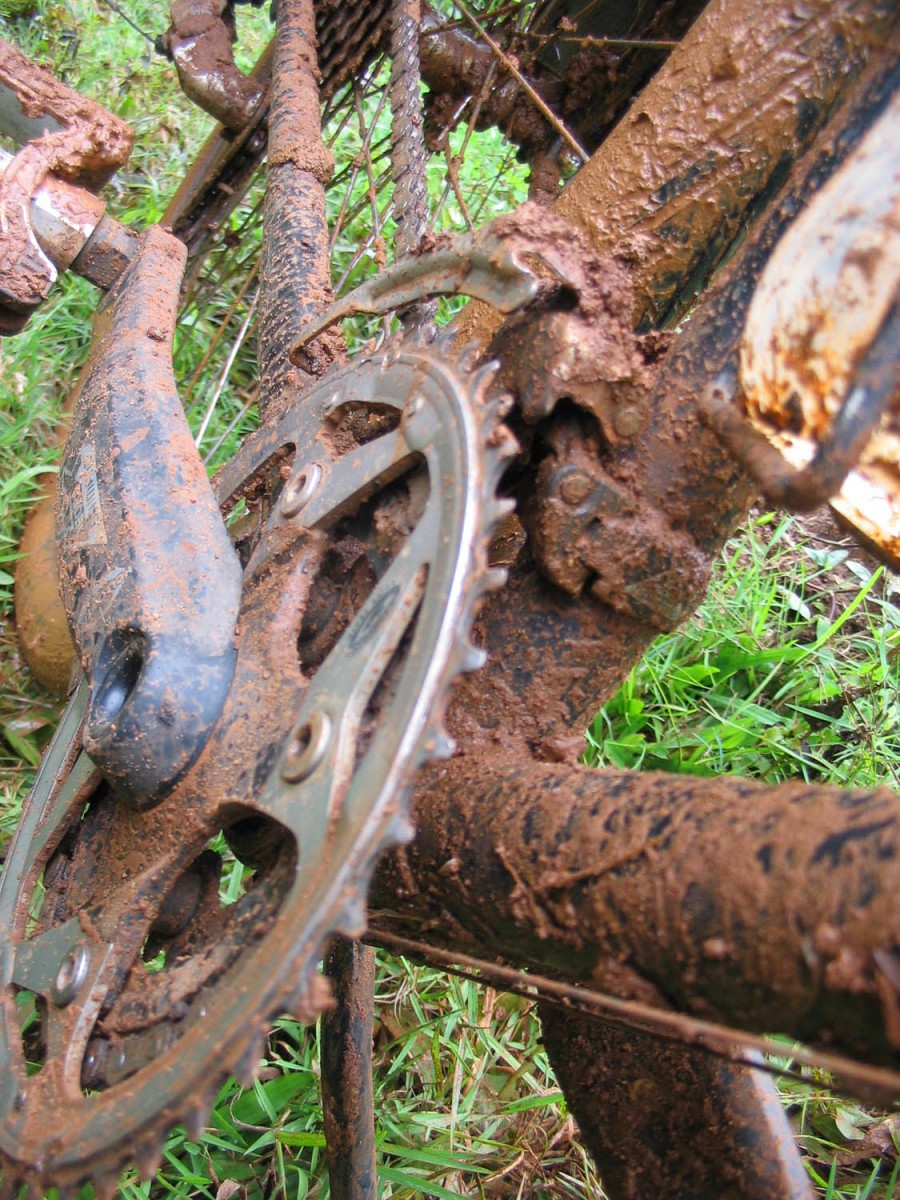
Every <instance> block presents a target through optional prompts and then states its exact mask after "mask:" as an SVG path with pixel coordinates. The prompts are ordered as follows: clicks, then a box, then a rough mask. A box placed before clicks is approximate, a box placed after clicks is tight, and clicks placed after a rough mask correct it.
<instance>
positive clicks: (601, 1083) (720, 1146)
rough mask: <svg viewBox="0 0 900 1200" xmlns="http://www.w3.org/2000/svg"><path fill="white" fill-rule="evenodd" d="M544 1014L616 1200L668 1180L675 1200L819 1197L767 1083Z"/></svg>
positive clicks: (670, 1048) (593, 1024) (678, 1049)
mask: <svg viewBox="0 0 900 1200" xmlns="http://www.w3.org/2000/svg"><path fill="white" fill-rule="evenodd" d="M540 1013H541V1029H542V1041H543V1043H544V1045H545V1046H546V1047H547V1054H548V1057H549V1059H550V1063H551V1065H552V1067H553V1071H554V1074H555V1075H556V1078H557V1081H558V1082H559V1085H560V1087H562V1089H563V1092H564V1094H565V1095H566V1096H567V1097H568V1100H567V1103H568V1105H569V1109H570V1111H571V1112H572V1114H573V1116H574V1117H575V1119H576V1121H577V1122H578V1128H579V1131H580V1133H581V1137H582V1140H583V1142H584V1144H585V1146H586V1147H587V1149H588V1150H589V1151H590V1153H591V1154H592V1155H593V1157H594V1159H595V1160H596V1162H597V1166H598V1167H599V1169H600V1175H601V1178H602V1180H603V1186H604V1189H605V1190H606V1191H608V1193H609V1195H610V1196H614V1197H617V1198H618V1197H622V1200H642V1198H644V1197H646V1198H647V1200H649V1198H650V1197H654V1196H658V1195H659V1190H660V1180H665V1187H666V1189H667V1191H668V1192H669V1194H670V1195H672V1196H691V1197H698V1198H699V1197H710V1198H712V1197H716V1200H760V1197H762V1196H765V1197H766V1198H767V1200H812V1196H813V1190H812V1184H811V1183H810V1179H809V1175H808V1174H807V1172H806V1168H805V1167H804V1165H803V1162H802V1160H801V1158H800V1156H799V1155H798V1154H797V1151H796V1148H795V1143H794V1135H793V1130H792V1129H791V1126H790V1123H789V1121H788V1118H787V1115H786V1113H785V1110H784V1107H783V1106H782V1103H781V1100H780V1098H779V1096H778V1092H777V1090H776V1087H775V1083H774V1081H773V1080H772V1079H771V1078H770V1077H769V1076H768V1075H764V1074H762V1073H761V1072H759V1071H753V1070H749V1069H748V1068H746V1067H738V1066H734V1065H733V1064H730V1063H721V1062H717V1061H716V1060H715V1059H713V1058H711V1057H710V1056H709V1055H708V1054H706V1053H704V1051H703V1050H697V1049H691V1048H688V1047H684V1046H675V1045H661V1044H660V1041H659V1039H658V1038H657V1037H654V1036H653V1035H651V1034H647V1033H641V1032H640V1031H638V1030H629V1031H628V1032H627V1033H623V1032H622V1030H621V1029H616V1028H613V1027H611V1026H609V1025H605V1024H603V1023H602V1022H600V1021H597V1020H593V1019H591V1018H590V1017H584V1016H580V1015H578V1014H577V1013H572V1012H567V1011H566V1010H565V1009H561V1008H555V1007H553V1006H551V1005H542V1006H541V1010H540ZM700 1130H702V1135H701V1136H699V1137H698V1136H697V1131H700ZM763 1146H764V1147H765V1151H764V1152H762V1149H761V1148H762V1147H763Z"/></svg>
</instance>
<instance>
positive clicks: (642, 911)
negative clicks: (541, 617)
mask: <svg viewBox="0 0 900 1200" xmlns="http://www.w3.org/2000/svg"><path fill="white" fill-rule="evenodd" d="M413 812H414V816H415V819H416V822H417V827H418V830H419V832H418V834H417V837H416V840H415V842H414V843H413V845H412V846H411V847H409V848H406V849H403V850H400V851H396V852H395V853H394V854H393V855H392V856H391V857H390V858H388V859H387V860H386V861H385V862H384V864H383V865H382V866H380V867H379V869H378V871H377V872H376V876H375V881H374V886H373V892H372V903H373V907H374V908H375V909H376V910H378V913H377V919H375V920H374V922H373V923H374V924H375V925H376V927H377V926H378V925H379V924H382V925H383V926H384V927H385V928H386V929H387V930H388V931H389V932H390V931H393V930H394V929H396V930H398V931H399V932H401V933H404V934H408V936H412V937H415V938H418V939H422V938H425V939H427V940H428V941H432V942H434V943H436V944H437V945H444V946H448V947H451V948H453V949H458V950H462V951H463V952H467V951H471V950H473V949H474V950H475V952H476V953H480V954H482V955H483V954H484V952H485V951H487V953H488V955H496V956H497V957H499V958H500V959H501V960H505V961H511V960H512V961H515V962H517V963H521V964H523V965H530V966H534V967H535V968H536V969H538V970H540V971H544V972H546V973H551V974H556V975H558V976H559V977H561V978H564V979H568V980H572V981H579V982H585V983H587V984H589V985H590V986H591V987H592V988H594V989H596V990H599V991H608V992H610V993H611V994H613V995H617V996H624V997H626V998H634V999H637V1000H641V1001H643V1002H645V1003H648V1004H650V1005H655V1006H657V1007H661V1008H669V1007H673V1008H675V1009H676V1010H678V1011H679V1012H685V1013H690V1014H694V1015H696V1016H700V1017H704V1018H707V1019H711V1020H715V1021H721V1022H724V1023H726V1024H729V1025H732V1026H735V1027H737V1028H742V1029H756V1030H778V1031H780V1032H784V1033H787V1034H790V1035H793V1036H796V1037H798V1038H800V1039H801V1040H804V1041H807V1042H811V1043H812V1044H814V1045H823V1046H826V1047H829V1048H834V1049H837V1050H840V1051H843V1052H845V1053H848V1054H850V1055H852V1056H856V1057H859V1058H861V1059H863V1060H865V1061H869V1062H873V1063H876V1064H878V1065H880V1066H887V1065H890V1066H892V1067H893V1068H894V1069H895V1070H896V1069H897V1067H898V1065H900V992H898V988H897V979H896V974H895V971H894V964H895V962H896V956H897V954H898V947H900V924H898V922H900V912H898V909H897V905H896V903H895V900H896V889H897V886H898V883H900V878H898V876H897V871H898V868H900V854H898V850H900V842H898V839H900V797H898V796H897V795H896V794H894V793H892V792H890V791H888V790H887V789H881V790H878V791H874V792H846V791H843V792H842V791H838V790H837V789H829V788H824V787H811V786H809V785H807V784H784V785H781V786H779V787H777V788H767V787H766V786H765V785H762V784H758V783H750V782H748V781H745V780H740V779H733V778H723V779H692V778H688V777H685V776H671V775H658V774H647V775H641V774H637V773H628V772H619V771H601V772H597V771H587V770H584V769H581V770H579V769H577V768H572V767H565V766H559V765H556V766H554V765H548V764H539V763H533V762H526V763H521V762H518V761H509V760H506V761H500V762H498V761H497V751H496V749H495V750H494V752H493V758H492V761H490V762H488V761H487V760H486V759H485V758H484V757H482V756H481V755H479V754H477V753H469V754H468V755H466V756H463V757H461V758H457V759H455V760H454V761H453V762H451V763H449V764H447V765H445V766H443V767H441V768H440V769H434V768H432V769H429V771H428V773H427V778H426V779H425V780H423V786H422V787H421V788H420V789H419V790H418V791H417V793H416V796H415V800H414V809H413ZM486 831H489V832H486Z"/></svg>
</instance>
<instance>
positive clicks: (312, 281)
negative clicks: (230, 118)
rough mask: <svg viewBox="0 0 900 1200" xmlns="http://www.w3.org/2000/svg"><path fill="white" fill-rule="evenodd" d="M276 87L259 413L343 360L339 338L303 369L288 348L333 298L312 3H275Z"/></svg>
mask: <svg viewBox="0 0 900 1200" xmlns="http://www.w3.org/2000/svg"><path fill="white" fill-rule="evenodd" d="M276 15H277V27H276V29H277V31H276V39H275V66H274V71H275V83H274V86H273V90H272V100H271V107H270V111H269V150H268V178H267V183H266V199H265V207H264V210H263V245H262V255H261V259H260V295H261V301H260V329H259V347H258V361H259V373H260V381H261V390H260V399H259V409H260V413H261V414H262V415H265V414H266V413H267V412H268V411H269V410H270V409H274V410H275V411H276V412H277V411H279V410H280V407H281V405H282V404H283V403H284V401H285V398H286V397H287V396H288V395H289V394H290V391H291V389H294V388H296V387H298V386H301V385H302V383H303V381H304V380H305V379H307V378H308V377H309V376H312V377H318V376H321V375H322V374H323V373H324V372H325V371H326V370H327V369H328V367H329V366H330V365H331V364H332V363H333V362H335V361H338V360H340V359H342V358H343V357H344V354H345V347H344V341H343V338H342V337H341V336H340V334H339V333H338V334H337V335H333V334H331V335H328V336H327V337H324V338H319V339H318V341H317V342H316V343H315V345H314V346H312V347H310V348H308V349H307V350H306V351H305V354H304V361H303V365H302V367H301V368H299V369H298V368H297V366H296V365H292V361H291V360H290V359H289V357H288V356H289V351H290V349H291V347H292V346H293V345H294V344H295V342H296V341H297V335H298V332H299V331H300V330H301V329H303V328H304V327H305V325H307V324H308V323H309V322H310V321H311V320H312V319H314V318H315V317H317V316H318V314H319V313H320V312H322V310H323V309H324V308H326V307H327V306H328V304H329V302H330V300H331V264H330V260H329V254H328V222H327V219H326V215H325V184H326V182H327V181H328V179H329V178H330V176H331V172H332V169H333V165H334V164H333V160H332V157H331V154H330V153H329V151H328V150H326V148H325V146H324V144H323V142H322V131H321V118H320V112H319V91H318V84H319V79H320V74H319V68H318V63H317V59H316V35H315V15H314V12H313V4H312V0H279V3H278V8H277V14H276Z"/></svg>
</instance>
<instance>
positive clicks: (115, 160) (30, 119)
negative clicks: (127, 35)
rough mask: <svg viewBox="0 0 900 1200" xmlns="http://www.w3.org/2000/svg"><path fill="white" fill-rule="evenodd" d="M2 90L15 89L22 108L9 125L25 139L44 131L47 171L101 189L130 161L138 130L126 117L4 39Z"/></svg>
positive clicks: (0, 51)
mask: <svg viewBox="0 0 900 1200" xmlns="http://www.w3.org/2000/svg"><path fill="white" fill-rule="evenodd" d="M0 90H2V91H7V92H11V93H13V96H14V99H12V104H13V106H14V108H15V107H17V108H18V109H19V115H18V116H16V115H15V114H14V112H13V113H11V114H10V117H9V119H8V120H7V118H6V117H5V118H4V128H6V130H7V132H9V133H10V134H12V135H13V136H15V137H17V138H18V139H19V140H20V141H26V140H28V139H30V138H35V137H41V135H42V134H43V135H44V137H43V141H44V149H43V151H42V156H43V158H44V159H45V161H46V163H47V169H48V170H52V171H55V172H56V173H57V174H59V175H61V176H63V178H65V179H69V180H72V181H73V182H77V183H80V184H82V185H83V186H85V187H89V188H92V189H96V188H99V187H101V186H102V185H103V184H104V183H106V182H107V181H108V180H109V179H110V178H111V177H112V174H113V172H114V171H115V170H117V168H119V167H121V166H122V165H123V164H124V163H125V162H126V161H127V159H128V155H129V154H130V153H131V147H132V145H133V144H134V131H133V130H132V129H131V128H130V127H129V126H128V125H126V124H125V122H124V121H122V120H120V119H119V118H118V117H115V116H113V115H112V114H111V113H108V112H107V111H106V109H105V108H102V107H101V106H100V105H99V104H96V103H95V102H94V101H93V100H88V99H86V98H85V97H84V96H79V95H78V93H77V92H73V91H72V90H71V89H70V88H68V87H66V85H65V84H63V83H60V82H59V80H57V79H55V78H54V76H53V75H51V73H50V72H49V71H47V70H45V69H44V68H43V67H39V66H38V65H37V64H36V63H33V62H31V61H30V60H29V59H27V58H26V57H25V56H24V55H22V54H20V53H19V52H18V51H17V50H15V49H14V48H13V47H12V46H10V45H9V44H8V43H7V42H3V41H0ZM9 126H12V128H9Z"/></svg>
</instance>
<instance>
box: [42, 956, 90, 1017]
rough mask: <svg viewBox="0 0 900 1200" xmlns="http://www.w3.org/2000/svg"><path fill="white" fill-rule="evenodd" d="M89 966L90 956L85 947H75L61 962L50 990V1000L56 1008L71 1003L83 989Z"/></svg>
mask: <svg viewBox="0 0 900 1200" xmlns="http://www.w3.org/2000/svg"><path fill="white" fill-rule="evenodd" d="M90 966H91V956H90V954H89V953H88V949H87V947H86V946H76V947H75V949H74V950H72V951H70V952H69V953H68V954H67V955H66V957H65V958H64V959H63V960H62V962H61V963H60V964H59V970H58V971H57V972H56V978H55V979H54V980H53V986H52V987H51V989H50V999H51V1000H52V1001H53V1003H54V1004H55V1005H56V1006H57V1007H58V1008H65V1006H66V1005H67V1004H71V1003H72V1001H73V1000H74V999H75V997H76V996H77V995H78V993H79V992H80V991H81V989H82V987H84V984H85V981H86V980H87V977H88V971H89V969H90Z"/></svg>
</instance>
